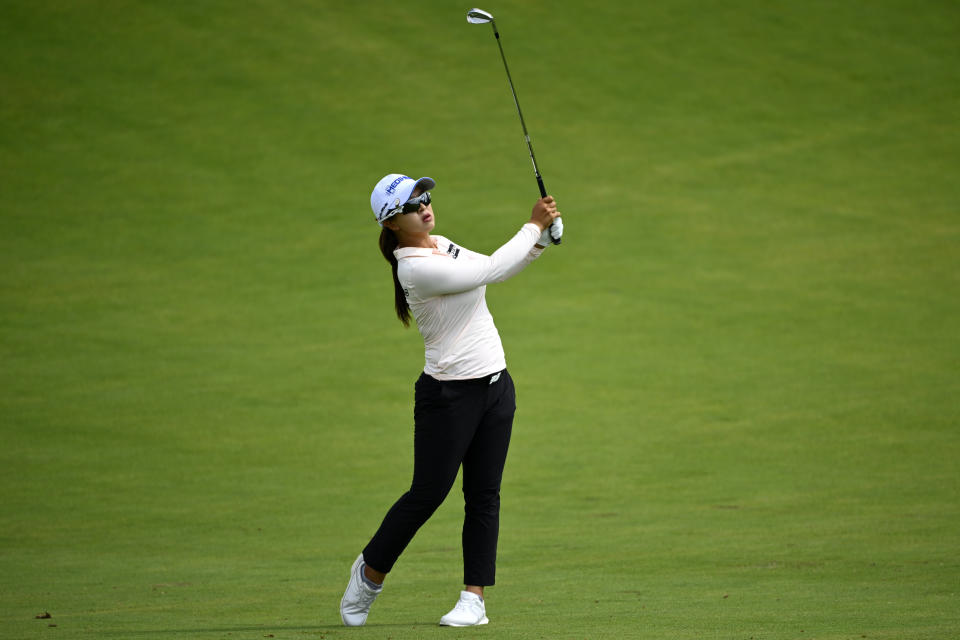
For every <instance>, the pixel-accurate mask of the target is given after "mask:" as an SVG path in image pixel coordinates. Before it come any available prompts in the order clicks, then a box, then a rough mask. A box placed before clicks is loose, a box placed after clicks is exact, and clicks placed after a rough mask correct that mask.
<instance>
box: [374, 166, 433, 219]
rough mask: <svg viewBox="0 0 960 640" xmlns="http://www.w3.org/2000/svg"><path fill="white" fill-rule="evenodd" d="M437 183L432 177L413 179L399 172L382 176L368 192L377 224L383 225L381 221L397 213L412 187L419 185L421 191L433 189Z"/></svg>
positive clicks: (408, 197)
mask: <svg viewBox="0 0 960 640" xmlns="http://www.w3.org/2000/svg"><path fill="white" fill-rule="evenodd" d="M435 186H437V183H436V182H434V181H433V178H420V179H419V180H414V179H413V178H411V177H410V176H405V175H403V174H401V173H391V174H389V175H385V176H383V178H381V179H380V182H378V183H377V186H375V187H374V188H373V193H371V194H370V208H371V209H373V215H374V217H376V219H377V224H379V225H380V226H381V227H382V226H383V221H384V220H386V219H387V218H389V217H391V216H393V215H394V214H396V213H397V211H398V210H399V209H400V207H402V206H403V203H404V202H406V201H407V200H409V199H410V194H411V193H413V191H414V189H416V188H417V187H420V188H421V189H422V190H423V191H427V190H429V189H433V188H434V187H435Z"/></svg>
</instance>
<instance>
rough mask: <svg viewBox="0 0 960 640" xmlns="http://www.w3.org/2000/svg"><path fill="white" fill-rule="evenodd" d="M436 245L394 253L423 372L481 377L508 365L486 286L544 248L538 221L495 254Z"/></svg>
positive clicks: (441, 242)
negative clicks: (421, 352) (418, 340)
mask: <svg viewBox="0 0 960 640" xmlns="http://www.w3.org/2000/svg"><path fill="white" fill-rule="evenodd" d="M430 238H431V239H432V240H433V241H434V243H435V245H436V249H425V248H419V247H402V248H400V249H397V250H395V251H394V252H393V255H394V256H396V258H397V262H398V267H397V277H398V278H399V280H400V285H401V286H402V287H403V292H404V294H405V295H406V298H407V303H408V304H409V305H410V311H411V313H412V314H413V317H414V319H416V321H417V328H418V329H419V330H420V335H422V336H423V345H424V356H425V360H426V363H425V365H424V368H423V370H424V372H425V373H427V375H430V376H433V377H434V378H436V379H438V380H468V379H471V378H481V377H483V376H486V375H490V374H492V373H495V372H497V371H501V370H503V369H505V368H506V366H507V363H506V358H505V357H504V354H503V344H502V343H501V342H500V334H499V333H498V332H497V327H496V326H495V325H494V324H493V316H491V315H490V311H489V310H488V309H487V301H486V291H487V285H488V284H490V283H492V282H502V281H504V280H506V279H508V278H511V277H513V276H514V275H516V274H518V273H520V271H522V270H523V268H524V267H526V266H527V265H528V264H530V263H531V262H533V261H534V260H536V259H537V258H538V257H539V256H540V254H541V253H542V252H543V249H540V248H538V247H536V246H534V245H535V244H536V242H537V240H538V239H539V238H540V229H539V228H538V227H537V225H535V224H533V223H529V222H528V223H527V224H525V225H523V227H522V228H521V229H520V231H518V232H517V234H516V235H515V236H514V237H513V238H511V239H510V240H509V241H508V242H507V243H506V244H504V245H503V246H502V247H500V248H499V249H497V250H496V251H495V252H494V253H493V255H490V256H485V255H482V254H479V253H475V252H473V251H469V250H467V249H464V248H463V247H460V246H458V245H455V244H454V243H452V242H450V240H448V239H447V238H444V237H443V236H430Z"/></svg>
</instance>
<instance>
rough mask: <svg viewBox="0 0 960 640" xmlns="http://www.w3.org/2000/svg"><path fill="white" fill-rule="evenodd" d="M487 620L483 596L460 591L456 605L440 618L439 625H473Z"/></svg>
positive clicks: (485, 622) (484, 622)
mask: <svg viewBox="0 0 960 640" xmlns="http://www.w3.org/2000/svg"><path fill="white" fill-rule="evenodd" d="M488 622H490V620H488V619H487V609H486V607H485V606H484V604H483V598H481V597H480V596H478V595H477V594H475V593H470V592H469V591H461V592H460V600H459V601H458V602H457V606H455V607H454V608H453V610H452V611H451V612H450V613H448V614H447V615H445V616H443V617H442V618H440V626H441V627H473V626H475V625H478V624H487V623H488Z"/></svg>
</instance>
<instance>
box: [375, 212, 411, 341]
mask: <svg viewBox="0 0 960 640" xmlns="http://www.w3.org/2000/svg"><path fill="white" fill-rule="evenodd" d="M399 244H400V241H399V240H397V234H395V233H394V232H393V229H388V228H387V227H384V228H383V229H382V230H381V231H380V253H382V254H383V257H384V258H386V259H387V262H389V263H390V268H391V269H392V270H393V306H394V307H395V308H396V310H397V317H398V318H400V322H402V323H403V326H405V327H409V326H410V305H408V304H407V296H406V295H404V293H403V287H401V286H400V278H398V277H397V258H396V256H394V255H393V250H394V249H396V248H397V245H399Z"/></svg>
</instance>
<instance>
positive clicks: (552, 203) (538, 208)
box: [530, 196, 560, 231]
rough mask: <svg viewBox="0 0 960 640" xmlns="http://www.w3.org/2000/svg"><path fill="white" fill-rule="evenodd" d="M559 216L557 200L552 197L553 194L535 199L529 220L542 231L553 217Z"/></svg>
mask: <svg viewBox="0 0 960 640" xmlns="http://www.w3.org/2000/svg"><path fill="white" fill-rule="evenodd" d="M559 216H560V212H559V211H557V201H556V200H554V199H553V196H547V197H546V198H540V199H539V200H537V204H535V205H533V212H532V213H531V214H530V222H532V223H533V224H535V225H537V226H538V227H540V231H543V230H544V229H546V228H547V227H549V226H550V223H551V222H553V219H554V218H557V217H559Z"/></svg>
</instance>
